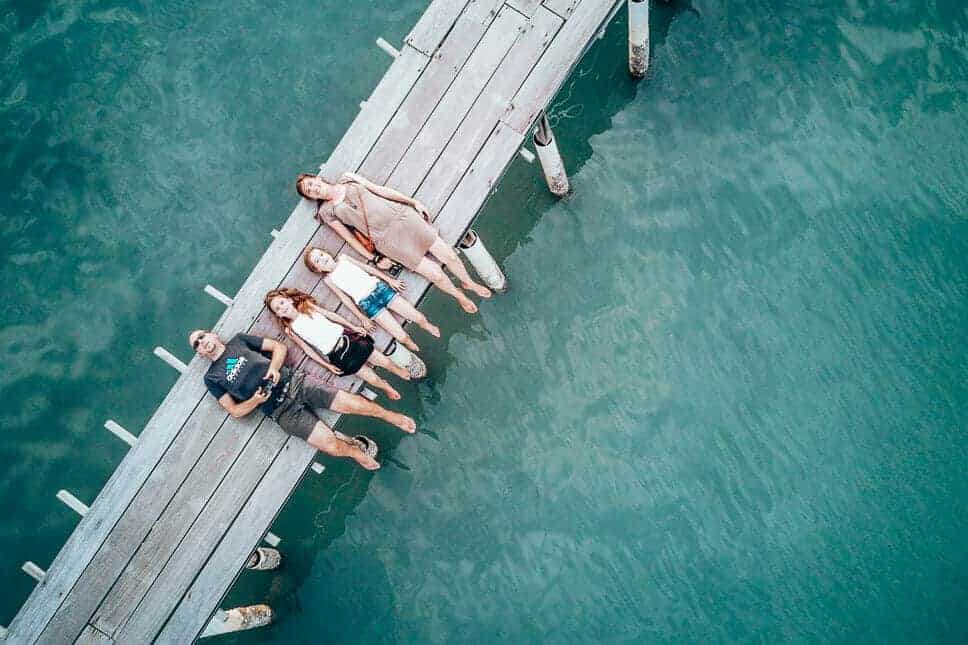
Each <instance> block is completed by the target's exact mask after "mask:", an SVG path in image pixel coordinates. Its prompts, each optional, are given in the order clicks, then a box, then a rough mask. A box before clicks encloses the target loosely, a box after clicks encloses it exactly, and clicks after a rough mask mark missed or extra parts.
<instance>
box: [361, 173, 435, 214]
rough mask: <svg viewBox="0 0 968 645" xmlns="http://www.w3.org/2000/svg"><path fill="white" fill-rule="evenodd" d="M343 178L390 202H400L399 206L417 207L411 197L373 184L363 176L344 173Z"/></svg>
mask: <svg viewBox="0 0 968 645" xmlns="http://www.w3.org/2000/svg"><path fill="white" fill-rule="evenodd" d="M343 176H344V177H346V178H348V179H352V180H353V181H355V182H357V183H359V184H362V185H364V186H366V187H367V188H368V189H369V190H370V192H372V193H375V194H377V195H379V196H380V197H384V198H386V199H389V200H391V201H395V202H400V203H401V204H407V205H409V206H413V207H414V208H416V206H417V200H416V199H414V198H413V197H410V196H409V195H404V194H403V193H401V192H400V191H399V190H396V189H395V188H390V187H389V186H382V185H380V184H375V183H373V182H372V181H370V180H369V179H367V178H366V177H364V176H363V175H357V174H356V173H355V172H348V173H345V174H344V175H343Z"/></svg>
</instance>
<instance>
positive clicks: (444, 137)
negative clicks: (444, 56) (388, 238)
mask: <svg viewBox="0 0 968 645" xmlns="http://www.w3.org/2000/svg"><path fill="white" fill-rule="evenodd" d="M527 22H528V20H527V19H526V18H525V17H524V16H523V15H521V14H520V13H518V12H517V11H513V10H511V9H508V8H507V7H503V8H502V9H501V11H500V13H498V15H497V18H495V19H494V22H493V23H491V26H490V27H489V28H488V30H487V33H485V34H484V37H483V38H482V39H481V41H480V43H478V46H477V48H476V49H475V50H474V52H473V53H472V54H471V55H470V57H469V58H468V59H467V63H466V64H465V65H464V66H463V68H462V69H461V70H460V73H459V74H458V75H457V78H456V79H455V80H454V82H453V83H452V84H451V86H450V87H449V88H448V90H447V92H446V93H445V94H444V96H443V97H442V98H441V99H440V101H439V102H438V103H437V105H436V106H435V107H434V109H433V112H432V113H431V115H430V118H429V119H427V123H426V124H425V126H424V127H423V128H422V129H421V130H420V133H419V134H417V136H416V138H415V139H414V140H413V143H411V144H410V147H409V149H407V151H406V153H404V155H403V158H402V159H400V162H399V163H398V164H397V167H396V170H394V172H393V174H392V175H390V180H389V183H390V184H391V185H393V186H394V187H395V188H396V189H397V190H401V191H403V192H405V193H407V194H412V193H413V192H414V191H416V190H417V187H418V186H419V185H420V182H421V180H422V179H423V177H424V175H426V174H427V171H428V170H430V167H431V166H432V165H433V163H434V161H436V160H437V157H438V156H439V155H440V152H441V150H443V149H444V147H445V146H446V145H447V143H448V142H449V141H450V139H451V137H452V136H453V135H454V132H455V131H456V130H457V127H458V126H459V125H460V124H461V121H463V120H464V117H465V116H466V115H467V112H468V110H470V108H471V106H472V105H473V104H474V102H475V101H476V100H477V97H478V96H480V93H481V91H482V90H483V89H484V87H485V85H487V83H488V81H489V80H490V79H491V77H492V76H493V74H494V73H495V71H497V69H498V66H499V65H500V62H501V61H502V60H503V59H504V57H505V55H506V54H507V53H508V51H509V50H510V49H511V46H512V45H513V44H514V43H515V41H517V40H518V38H519V36H521V35H522V34H523V33H524V27H525V24H526V23H527Z"/></svg>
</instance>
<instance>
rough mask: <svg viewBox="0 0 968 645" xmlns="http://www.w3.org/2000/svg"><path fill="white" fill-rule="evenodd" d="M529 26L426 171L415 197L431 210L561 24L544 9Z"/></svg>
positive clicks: (461, 171)
mask: <svg viewBox="0 0 968 645" xmlns="http://www.w3.org/2000/svg"><path fill="white" fill-rule="evenodd" d="M531 23H532V24H531V26H530V28H529V29H528V30H527V31H526V32H525V33H524V35H523V36H522V37H521V38H519V39H518V40H517V41H516V42H515V43H514V46H513V47H512V48H511V51H510V52H509V53H508V56H507V58H505V60H504V61H503V62H502V63H501V66H500V67H499V68H498V70H497V72H496V73H495V74H494V76H493V77H492V78H491V80H490V82H489V83H488V84H487V87H485V88H484V92H483V93H482V95H481V96H480V97H479V98H478V99H477V101H475V103H474V105H473V107H471V109H470V111H469V112H468V113H467V117H466V118H465V119H464V121H463V123H461V125H460V127H459V128H458V129H457V132H456V133H455V134H454V136H453V138H452V139H451V140H450V142H449V143H448V144H447V147H446V148H445V149H444V151H443V153H442V154H441V155H440V156H439V157H438V158H437V160H436V161H435V163H434V165H433V168H431V169H430V172H429V173H427V176H426V177H425V178H424V180H423V183H422V184H421V186H420V188H419V190H417V191H416V194H417V197H418V198H419V199H420V200H421V201H422V202H423V203H424V204H426V205H427V207H428V208H429V209H430V210H431V211H434V212H437V211H438V210H440V208H441V207H442V206H443V205H444V203H445V202H446V201H447V198H448V197H450V194H451V193H452V192H453V191H454V187H455V186H457V182H459V181H460V178H461V177H462V176H463V175H464V172H465V171H466V170H467V168H468V163H467V160H468V159H473V158H474V156H475V155H476V154H477V153H478V151H479V150H480V149H481V146H482V145H484V142H485V141H486V140H487V137H488V136H490V134H491V132H492V131H493V130H494V126H495V125H497V122H498V119H500V118H501V117H502V116H503V115H504V113H505V112H506V111H507V106H508V104H509V103H510V101H511V97H512V96H514V94H515V92H517V91H518V88H520V87H521V84H522V83H523V82H524V79H525V78H526V77H527V76H528V74H530V73H531V70H532V69H533V68H534V65H535V63H537V61H538V59H539V58H540V56H541V54H542V52H543V51H544V50H545V48H546V47H547V45H548V43H549V42H551V39H552V38H553V37H554V35H555V33H556V32H557V31H558V29H559V27H560V26H561V23H562V20H561V18H559V17H558V16H557V14H554V13H552V12H550V11H548V10H547V9H545V8H543V7H542V8H540V9H538V10H537V11H536V13H535V15H534V17H533V18H532V21H531Z"/></svg>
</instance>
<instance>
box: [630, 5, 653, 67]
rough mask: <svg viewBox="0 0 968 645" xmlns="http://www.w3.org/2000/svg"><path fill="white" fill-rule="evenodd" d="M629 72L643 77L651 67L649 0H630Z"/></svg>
mask: <svg viewBox="0 0 968 645" xmlns="http://www.w3.org/2000/svg"><path fill="white" fill-rule="evenodd" d="M628 7H629V73H630V74H631V75H632V76H634V77H635V78H642V77H643V76H645V73H646V71H648V69H649V50H650V47H649V0H628Z"/></svg>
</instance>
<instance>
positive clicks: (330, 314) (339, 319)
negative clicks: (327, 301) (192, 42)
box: [312, 305, 360, 329]
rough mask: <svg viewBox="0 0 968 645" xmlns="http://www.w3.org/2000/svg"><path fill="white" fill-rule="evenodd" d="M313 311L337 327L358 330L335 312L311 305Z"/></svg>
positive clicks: (356, 326)
mask: <svg viewBox="0 0 968 645" xmlns="http://www.w3.org/2000/svg"><path fill="white" fill-rule="evenodd" d="M312 307H313V310H315V311H318V312H319V313H320V315H322V316H325V317H326V319H327V320H329V321H331V322H334V323H336V324H337V325H342V326H343V327H349V328H350V329H360V327H359V326H358V325H354V324H353V323H351V322H350V321H348V320H347V319H346V318H343V317H342V316H340V315H339V314H338V313H336V312H335V311H330V310H328V309H323V308H322V307H320V306H318V305H313V306H312Z"/></svg>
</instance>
